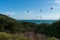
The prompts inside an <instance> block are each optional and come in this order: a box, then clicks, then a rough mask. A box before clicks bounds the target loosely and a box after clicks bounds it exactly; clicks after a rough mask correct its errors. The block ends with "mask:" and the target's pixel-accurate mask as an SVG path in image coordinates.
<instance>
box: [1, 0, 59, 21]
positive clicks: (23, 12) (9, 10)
mask: <svg viewBox="0 0 60 40" xmlns="http://www.w3.org/2000/svg"><path fill="white" fill-rule="evenodd" d="M51 7H52V8H53V9H51ZM40 10H42V11H40ZM27 11H29V12H27ZM0 13H1V14H5V15H8V16H10V17H12V18H15V19H18V20H57V19H59V18H60V0H0Z"/></svg>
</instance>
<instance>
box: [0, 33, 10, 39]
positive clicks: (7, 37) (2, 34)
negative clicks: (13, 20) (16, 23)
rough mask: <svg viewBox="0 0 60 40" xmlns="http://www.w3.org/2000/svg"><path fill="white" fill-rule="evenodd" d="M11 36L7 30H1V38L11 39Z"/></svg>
mask: <svg viewBox="0 0 60 40" xmlns="http://www.w3.org/2000/svg"><path fill="white" fill-rule="evenodd" d="M9 39H10V36H9V35H8V34H7V33H5V32H0V40H9Z"/></svg>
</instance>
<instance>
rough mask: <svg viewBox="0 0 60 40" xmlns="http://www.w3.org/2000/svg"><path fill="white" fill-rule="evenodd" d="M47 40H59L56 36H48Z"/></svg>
mask: <svg viewBox="0 0 60 40" xmlns="http://www.w3.org/2000/svg"><path fill="white" fill-rule="evenodd" d="M47 40H58V39H56V38H55V37H51V38H48V39H47Z"/></svg>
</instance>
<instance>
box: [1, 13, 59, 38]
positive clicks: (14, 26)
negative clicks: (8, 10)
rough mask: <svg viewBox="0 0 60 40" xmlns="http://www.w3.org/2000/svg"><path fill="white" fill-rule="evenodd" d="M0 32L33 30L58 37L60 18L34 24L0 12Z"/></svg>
mask: <svg viewBox="0 0 60 40" xmlns="http://www.w3.org/2000/svg"><path fill="white" fill-rule="evenodd" d="M0 32H6V33H21V32H23V33H24V32H34V33H40V34H41V33H42V34H45V35H46V36H47V37H56V38H60V20H58V21H56V22H54V23H52V24H48V23H41V24H35V23H30V22H18V21H17V20H15V19H13V18H10V17H8V16H6V15H3V14H0Z"/></svg>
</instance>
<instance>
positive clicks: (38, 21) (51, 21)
mask: <svg viewBox="0 0 60 40" xmlns="http://www.w3.org/2000/svg"><path fill="white" fill-rule="evenodd" d="M18 21H19V22H32V23H37V24H40V23H49V24H50V23H53V22H55V21H56V20H18Z"/></svg>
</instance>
